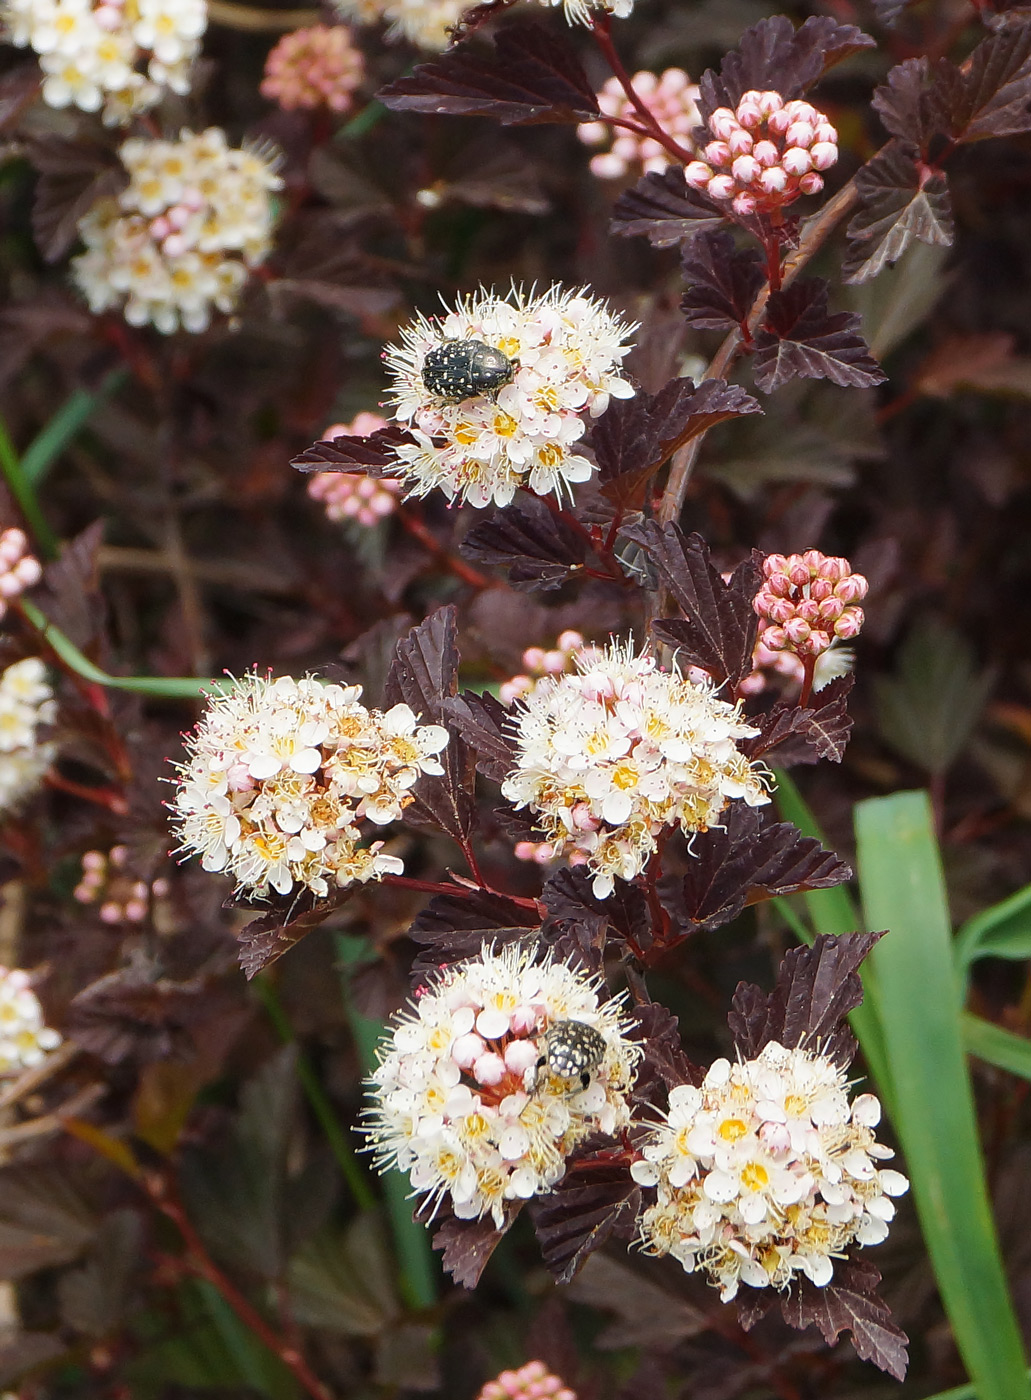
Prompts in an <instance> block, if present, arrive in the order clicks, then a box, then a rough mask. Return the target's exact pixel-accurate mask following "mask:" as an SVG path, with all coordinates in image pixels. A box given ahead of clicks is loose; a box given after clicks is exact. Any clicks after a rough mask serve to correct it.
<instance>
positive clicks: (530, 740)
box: [502, 644, 769, 898]
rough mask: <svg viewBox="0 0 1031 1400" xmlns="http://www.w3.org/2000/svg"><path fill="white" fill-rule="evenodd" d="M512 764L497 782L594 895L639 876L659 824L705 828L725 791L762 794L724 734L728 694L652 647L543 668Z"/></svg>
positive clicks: (741, 724) (758, 778)
mask: <svg viewBox="0 0 1031 1400" xmlns="http://www.w3.org/2000/svg"><path fill="white" fill-rule="evenodd" d="M515 724H516V748H517V752H518V767H517V769H516V771H515V772H514V773H512V774H511V776H510V777H508V778H507V779H506V780H505V782H504V784H503V786H502V792H503V793H504V794H505V796H506V797H507V798H509V800H510V801H512V802H514V803H515V804H516V806H517V807H530V808H531V809H532V810H533V811H535V812H536V813H537V814H538V821H537V825H538V826H539V827H540V829H541V830H542V831H543V833H544V835H545V839H546V840H547V841H548V842H549V843H550V844H551V845H552V846H553V847H554V849H555V851H556V852H561V853H562V854H565V855H567V856H570V857H573V858H574V859H578V860H579V861H581V862H582V861H583V860H584V858H585V857H586V862H587V865H588V868H589V869H590V870H591V872H592V873H593V874H594V877H595V878H594V892H595V894H596V895H597V896H598V897H599V898H604V897H605V896H606V895H608V894H611V892H612V889H613V884H614V880H615V877H616V876H617V875H618V876H620V877H621V878H622V879H624V880H631V879H633V878H634V876H636V875H639V874H640V873H641V871H642V870H643V869H644V867H645V865H646V864H647V863H648V859H649V857H650V856H651V855H652V853H653V852H654V851H655V849H656V837H657V836H658V835H659V833H660V832H661V831H662V829H663V828H664V827H671V826H679V827H680V828H681V830H683V831H684V832H685V833H689V832H693V831H705V830H707V829H708V828H709V827H710V826H713V825H715V824H716V823H717V822H718V821H719V816H720V813H721V812H722V811H723V809H724V808H725V807H726V805H727V803H728V802H729V801H731V800H732V799H734V798H743V799H744V800H745V801H746V802H747V803H748V804H749V806H759V805H761V804H763V803H765V802H768V801H769V795H768V793H767V791H766V787H765V785H764V775H763V772H762V770H761V769H760V768H758V767H757V766H756V765H753V764H752V763H750V762H749V760H748V759H747V758H746V757H745V756H744V755H743V754H742V753H741V752H740V751H739V750H738V748H737V745H736V741H737V740H738V739H741V738H746V737H748V736H749V735H752V734H755V733H756V732H757V731H756V730H755V729H753V728H752V727H751V726H749V725H748V724H746V723H745V721H744V720H743V719H742V717H741V713H740V709H739V707H738V706H736V705H731V704H728V703H727V701H725V700H720V699H718V697H717V696H716V693H715V691H714V690H713V689H712V687H711V686H708V685H704V684H701V685H696V684H693V683H692V682H691V681H688V680H685V679H683V678H682V677H681V675H680V674H679V672H677V671H676V670H673V671H660V670H659V669H658V668H657V666H656V664H655V661H654V659H653V658H652V657H650V656H647V655H641V656H637V655H635V654H634V652H633V650H632V647H631V646H629V645H628V646H620V645H618V644H613V645H611V646H610V647H608V648H607V649H606V650H605V651H604V652H603V653H601V654H599V655H595V656H593V657H586V658H585V659H583V660H581V661H579V662H578V670H577V672H576V673H575V674H566V675H560V676H554V677H551V676H546V677H544V679H543V680H540V681H538V682H537V685H536V687H535V689H534V690H533V692H532V693H530V694H528V695H526V696H525V697H523V699H522V700H521V702H520V704H519V706H518V707H517V710H516V715H515Z"/></svg>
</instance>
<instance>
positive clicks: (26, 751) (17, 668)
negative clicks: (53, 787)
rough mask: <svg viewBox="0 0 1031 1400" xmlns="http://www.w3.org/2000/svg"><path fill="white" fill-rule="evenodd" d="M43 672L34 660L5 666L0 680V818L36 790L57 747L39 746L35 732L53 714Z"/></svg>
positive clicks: (30, 658) (44, 672) (41, 667)
mask: <svg viewBox="0 0 1031 1400" xmlns="http://www.w3.org/2000/svg"><path fill="white" fill-rule="evenodd" d="M53 696H54V692H53V691H52V690H51V688H50V686H49V685H48V684H47V678H46V668H45V667H44V665H43V662H42V661H41V660H40V659H39V657H38V656H27V657H25V659H24V660H23V661H16V662H15V663H14V665H13V666H8V667H7V669H6V670H5V671H4V673H3V675H2V676H0V816H2V817H5V816H7V814H8V813H10V812H12V811H13V810H15V809H16V808H17V807H18V805H19V803H21V802H23V801H24V800H25V798H27V797H28V796H30V794H31V793H32V792H34V791H35V789H36V788H37V787H38V786H39V784H40V782H41V781H42V779H43V775H44V773H46V771H47V769H48V768H49V767H50V765H51V763H53V761H54V758H55V756H56V754H57V745H56V744H54V743H52V742H40V740H39V738H38V737H37V731H38V729H39V728H40V727H41V726H42V725H47V724H51V723H52V722H53V720H54V718H55V716H56V713H57V706H56V704H55V702H54V698H53Z"/></svg>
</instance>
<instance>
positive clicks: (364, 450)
mask: <svg viewBox="0 0 1031 1400" xmlns="http://www.w3.org/2000/svg"><path fill="white" fill-rule="evenodd" d="M414 441H415V439H414V438H413V437H412V435H411V433H408V432H406V431H405V430H404V428H399V427H398V426H397V425H396V424H394V423H391V424H390V425H389V426H388V427H386V428H379V429H377V431H376V432H374V433H372V434H371V435H370V436H369V437H337V438H329V439H327V440H326V441H325V442H313V443H312V445H311V447H309V448H307V449H306V450H305V451H304V452H302V453H301V455H300V456H299V457H295V458H294V459H293V461H292V462H291V463H290V465H291V466H292V467H296V468H297V470H298V471H299V472H358V473H362V474H364V475H365V476H397V475H398V472H399V466H398V460H397V452H396V451H395V449H396V448H398V447H400V446H401V445H402V443H411V442H414Z"/></svg>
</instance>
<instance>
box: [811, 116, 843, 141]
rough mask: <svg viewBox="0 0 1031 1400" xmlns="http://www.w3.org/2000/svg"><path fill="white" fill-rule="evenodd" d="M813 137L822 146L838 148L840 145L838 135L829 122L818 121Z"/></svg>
mask: <svg viewBox="0 0 1031 1400" xmlns="http://www.w3.org/2000/svg"><path fill="white" fill-rule="evenodd" d="M817 115H819V113H817ZM813 135H814V137H815V138H816V140H817V141H818V142H820V143H821V145H828V146H836V145H837V144H838V133H837V132H836V131H835V129H834V127H832V126H831V124H830V122H828V121H818V122H817V123H816V127H815V128H814V131H813Z"/></svg>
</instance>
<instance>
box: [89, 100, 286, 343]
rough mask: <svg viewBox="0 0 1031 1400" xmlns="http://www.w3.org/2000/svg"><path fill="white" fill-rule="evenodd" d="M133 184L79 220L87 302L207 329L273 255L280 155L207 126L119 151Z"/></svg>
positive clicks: (161, 324)
mask: <svg viewBox="0 0 1031 1400" xmlns="http://www.w3.org/2000/svg"><path fill="white" fill-rule="evenodd" d="M119 154H120V156H121V158H122V163H123V164H124V165H125V168H126V170H127V172H128V174H129V184H128V186H127V188H126V189H124V190H123V191H122V193H121V194H120V195H118V197H117V198H106V197H105V198H104V199H100V200H98V201H97V203H96V204H94V205H93V207H92V208H91V209H90V210H89V212H88V213H87V214H86V215H85V216H84V217H83V218H82V219H80V220H79V233H80V234H81V236H82V240H83V242H84V243H85V244H86V251H85V252H84V253H81V254H80V255H79V256H78V257H77V258H74V259H73V260H72V274H73V276H74V278H75V281H76V282H77V284H78V286H79V289H80V290H81V291H82V293H83V295H84V296H85V297H86V300H87V301H88V302H89V306H90V310H91V311H93V312H94V313H97V314H99V313H100V312H102V311H110V310H113V309H120V310H121V312H122V314H123V315H124V317H125V319H126V320H127V321H128V322H129V324H130V325H133V326H143V325H147V324H148V323H149V324H151V325H154V326H156V327H157V329H158V330H159V331H162V332H164V333H165V334H169V333H171V332H172V331H174V330H177V329H178V328H179V327H180V326H182V327H183V329H184V330H187V331H194V332H196V331H203V330H205V329H206V328H207V326H208V325H209V324H210V322H211V317H212V313H213V312H215V311H220V312H223V313H225V314H228V313H229V312H231V311H232V310H233V309H234V308H235V306H236V303H237V301H238V300H239V298H240V293H241V292H242V291H243V288H244V284H245V283H246V281H247V278H248V275H249V272H250V269H252V268H254V267H256V266H258V264H259V263H261V262H263V261H264V259H265V258H266V257H267V256H268V254H269V252H270V250H271V247H272V229H273V226H274V224H275V218H276V206H275V201H274V198H273V195H274V192H275V191H276V190H278V189H279V188H280V187H281V185H282V183H283V182H282V180H281V179H280V178H279V176H278V175H277V174H276V171H275V161H274V159H272V158H271V157H270V156H269V155H268V154H267V153H265V152H262V151H258V150H248V149H238V148H236V147H232V146H230V145H228V143H227V141H226V136H225V132H224V131H222V130H221V128H219V127H209V128H208V130H207V131H202V132H199V133H197V134H194V133H191V132H183V133H182V135H181V136H180V137H179V139H178V140H177V141H160V140H153V139H151V138H149V137H147V138H144V137H139V138H133V139H132V140H129V141H126V142H125V143H124V144H123V145H122V147H121V150H120V151H119Z"/></svg>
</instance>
